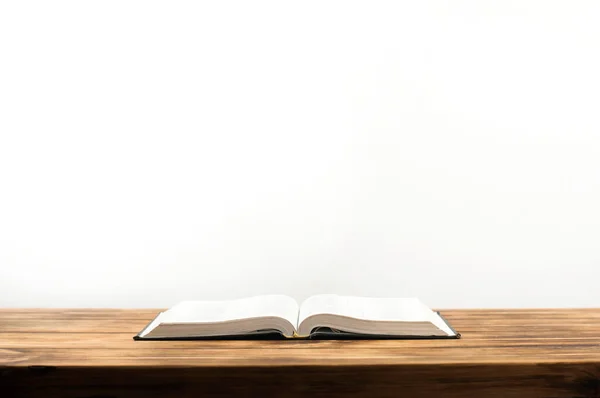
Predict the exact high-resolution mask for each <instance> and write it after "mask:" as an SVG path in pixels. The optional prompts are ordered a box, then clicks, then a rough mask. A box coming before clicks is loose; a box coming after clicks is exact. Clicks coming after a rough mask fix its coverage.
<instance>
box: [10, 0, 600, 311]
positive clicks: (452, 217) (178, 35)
mask: <svg viewBox="0 0 600 398" xmlns="http://www.w3.org/2000/svg"><path fill="white" fill-rule="evenodd" d="M598 20H600V3H599V2H597V1H573V2H571V1H547V0H543V1H508V0H502V1H490V0H485V1H460V0H457V1H416V2H402V3H401V2H397V1H393V2H377V1H358V2H352V1H297V2H287V1H280V0H278V1H263V0H252V1H239V2H234V1H205V2H172V1H162V2H154V1H122V0H119V1H108V0H103V1H96V2H82V1H70V2H67V1H43V2H29V1H15V2H2V3H0V306H4V307H16V306H27V307H29V306H35V307H46V306H51V307H64V306H69V307H87V306H91V307H167V306H171V305H173V304H175V303H176V302H178V301H180V300H183V299H224V298H235V297H243V296H248V295H254V294H261V293H283V294H289V295H291V296H293V297H295V298H297V299H298V300H302V299H304V298H306V297H307V296H309V295H311V294H314V293H322V292H327V293H339V294H354V295H367V296H418V297H420V298H421V299H422V300H423V301H425V302H426V303H427V304H429V305H431V306H434V307H437V308H449V307H571V306H600V289H598V288H597V287H598V280H600V118H599V116H600V115H599V110H600V73H599V71H600V24H598Z"/></svg>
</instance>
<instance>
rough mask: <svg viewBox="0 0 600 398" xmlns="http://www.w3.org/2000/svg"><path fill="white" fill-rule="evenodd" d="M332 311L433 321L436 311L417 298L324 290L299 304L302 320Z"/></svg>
mask: <svg viewBox="0 0 600 398" xmlns="http://www.w3.org/2000/svg"><path fill="white" fill-rule="evenodd" d="M317 314H333V315H340V316H346V317H350V318H356V319H364V320H368V321H405V322H432V320H433V317H434V316H435V315H436V314H435V313H434V312H433V311H432V310H431V309H429V308H428V307H427V306H426V305H424V304H423V303H421V301H419V299H416V298H370V297H351V296H338V295H334V294H321V295H316V296H312V297H309V298H308V299H306V301H304V302H303V303H302V305H301V307H300V315H299V318H298V320H299V323H302V321H303V320H304V319H306V318H308V317H309V316H312V315H317Z"/></svg>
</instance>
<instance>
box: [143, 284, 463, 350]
mask: <svg viewBox="0 0 600 398" xmlns="http://www.w3.org/2000/svg"><path fill="white" fill-rule="evenodd" d="M261 336H265V337H266V338H269V337H277V336H279V337H286V338H335V339H337V338H340V339H344V338H459V337H460V334H458V333H457V332H456V331H454V329H452V327H451V326H450V325H449V324H448V323H447V322H446V321H445V320H444V318H442V316H441V315H440V314H439V313H437V312H434V311H432V310H431V309H429V308H428V307H427V306H425V305H424V304H423V303H421V302H420V301H419V300H418V299H416V298H364V297H347V296H337V295H333V294H323V295H317V296H312V297H309V298H308V299H307V300H306V301H304V302H303V303H302V305H298V303H297V302H296V301H295V300H294V299H293V298H291V297H288V296H281V295H266V296H256V297H250V298H246V299H239V300H232V301H184V302H182V303H179V304H177V305H176V306H174V307H173V308H171V309H169V310H167V311H165V312H161V313H159V314H158V316H157V317H156V318H154V320H153V321H152V322H150V324H149V325H148V326H146V327H145V328H144V329H143V330H142V331H141V332H140V333H139V334H138V335H137V336H135V337H134V339H135V340H172V339H203V338H209V339H210V338H213V339H214V338H260V337H261Z"/></svg>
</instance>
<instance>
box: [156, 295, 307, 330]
mask: <svg viewBox="0 0 600 398" xmlns="http://www.w3.org/2000/svg"><path fill="white" fill-rule="evenodd" d="M261 317H279V318H283V319H286V320H288V321H289V322H290V323H291V324H292V325H294V327H295V326H296V324H297V321H298V303H297V302H296V300H294V299H293V298H291V297H288V296H283V295H264V296H255V297H249V298H244V299H238V300H229V301H183V302H181V303H179V304H177V305H175V306H174V307H173V308H171V309H170V310H168V311H166V312H164V313H163V314H162V315H161V319H160V322H161V323H200V322H202V323H219V322H227V321H232V320H240V319H250V318H261Z"/></svg>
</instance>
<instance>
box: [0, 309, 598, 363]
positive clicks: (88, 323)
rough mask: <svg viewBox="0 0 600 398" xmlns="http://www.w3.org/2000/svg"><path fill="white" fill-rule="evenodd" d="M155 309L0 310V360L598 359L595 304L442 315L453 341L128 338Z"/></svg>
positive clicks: (546, 361) (48, 361)
mask: <svg viewBox="0 0 600 398" xmlns="http://www.w3.org/2000/svg"><path fill="white" fill-rule="evenodd" d="M159 311H160V310H149V309H135V310H124V309H0V366H2V365H4V366H7V365H8V366H32V365H51V366H167V365H169V366H171V365H172V366H233V367H235V366H292V365H317V366H331V365H334V366H348V365H357V364H369V365H399V364H457V363H463V364H464V363H468V364H484V363H517V362H519V363H520V362H529V363H555V362H594V363H600V309H578V310H569V309H560V310H541V309H537V310H534V309H531V310H447V311H441V312H442V314H443V315H444V317H445V318H446V319H448V321H449V322H450V324H451V325H452V326H453V327H454V328H455V329H456V330H457V331H459V332H460V333H461V334H462V339H460V340H381V341H376V340H372V341H370V340H362V341H310V340H309V341H306V340H300V341H295V340H285V341H133V340H132V337H133V336H134V335H135V334H136V333H137V332H139V331H140V330H141V329H142V328H143V327H144V326H145V325H146V324H147V323H148V322H149V321H150V320H151V319H152V318H153V317H154V316H155V315H156V314H157V313H158V312H159Z"/></svg>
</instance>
